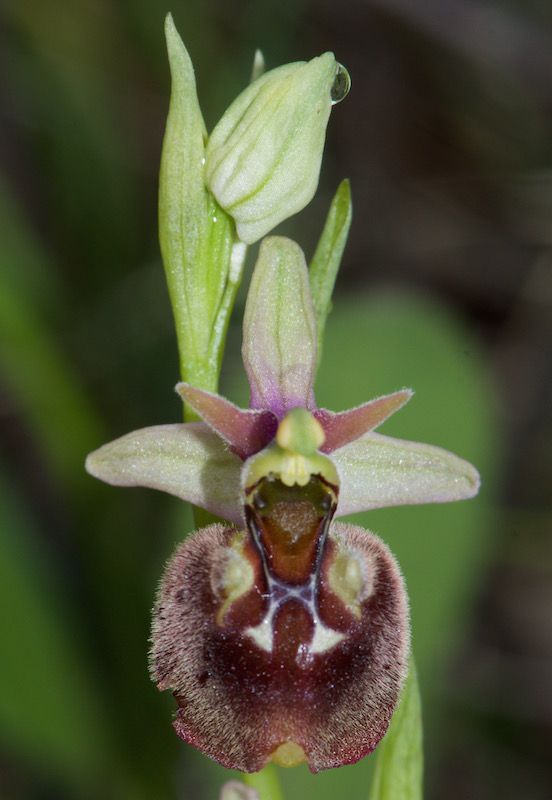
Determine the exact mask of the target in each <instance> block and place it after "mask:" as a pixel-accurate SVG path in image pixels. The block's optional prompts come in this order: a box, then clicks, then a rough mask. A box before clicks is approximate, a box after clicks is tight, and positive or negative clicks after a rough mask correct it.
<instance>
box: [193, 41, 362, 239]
mask: <svg viewBox="0 0 552 800" xmlns="http://www.w3.org/2000/svg"><path fill="white" fill-rule="evenodd" d="M349 86H350V80H349V75H348V73H347V71H346V70H345V68H344V67H342V66H341V65H340V64H338V63H337V61H336V60H335V58H334V56H333V53H324V54H323V55H321V56H319V57H318V58H313V60H312V61H309V62H304V61H299V62H297V63H294V64H286V65H285V66H282V67H278V68H277V69H274V70H271V71H270V72H267V73H265V74H264V75H262V76H261V77H260V78H258V79H257V80H256V81H254V82H253V83H252V84H251V85H250V86H249V87H248V88H247V89H245V91H243V92H242V93H241V94H240V95H239V96H238V97H237V99H236V100H235V101H234V102H233V103H232V105H231V106H230V108H228V110H227V111H226V113H225V114H224V115H223V117H222V119H221V120H220V122H219V123H218V125H217V126H216V128H215V129H214V131H213V133H212V134H211V137H210V139H209V142H208V145H207V150H206V163H205V176H206V183H207V185H208V187H209V189H210V190H211V192H212V193H213V194H214V196H215V197H216V199H217V201H218V202H219V204H220V205H221V206H222V207H223V208H224V209H225V210H226V211H227V212H228V213H229V214H230V215H231V216H233V217H234V220H235V223H236V227H237V231H238V235H239V237H240V239H242V240H243V241H244V242H247V243H248V244H252V243H253V242H255V241H257V240H258V239H260V238H261V237H263V236H264V235H265V234H266V233H268V232H269V231H270V230H272V228H274V227H275V226H276V225H277V224H278V223H279V222H282V220H284V219H286V218H287V217H290V216H291V215H292V214H296V213H297V212H298V211H300V210H301V209H302V208H304V207H305V206H306V205H307V203H308V202H309V201H310V200H311V199H312V197H313V195H314V193H315V191H316V187H317V185H318V176H319V173H320V163H321V161H322V151H323V149H324V139H325V135H326V125H327V123H328V118H329V116H330V109H331V107H332V105H333V104H334V103H337V102H339V101H340V100H342V99H343V98H344V97H345V95H346V94H347V92H348V90H349Z"/></svg>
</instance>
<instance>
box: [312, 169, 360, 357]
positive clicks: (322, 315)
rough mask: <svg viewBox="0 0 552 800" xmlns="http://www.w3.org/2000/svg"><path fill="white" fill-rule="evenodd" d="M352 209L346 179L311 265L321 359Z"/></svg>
mask: <svg viewBox="0 0 552 800" xmlns="http://www.w3.org/2000/svg"><path fill="white" fill-rule="evenodd" d="M352 213H353V209H352V204H351V185H350V183H349V181H348V180H343V181H341V183H340V184H339V186H338V188H337V192H336V193H335V195H334V198H333V200H332V203H331V206H330V210H329V212H328V216H327V217H326V222H325V223H324V229H323V230H322V234H321V236H320V239H319V241H318V245H317V247H316V251H315V253H314V256H313V257H312V261H311V263H310V266H309V278H310V286H311V292H312V301H313V304H314V313H315V315H316V330H317V334H318V362H320V356H321V353H322V341H323V338H324V328H325V326H326V319H327V317H328V314H329V313H330V311H331V307H332V293H333V289H334V284H335V279H336V277H337V273H338V270H339V266H340V264H341V258H342V256H343V251H344V249H345V245H346V244H347V237H348V235H349V228H350V227H351V219H352Z"/></svg>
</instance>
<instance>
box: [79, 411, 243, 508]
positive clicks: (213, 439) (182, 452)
mask: <svg viewBox="0 0 552 800" xmlns="http://www.w3.org/2000/svg"><path fill="white" fill-rule="evenodd" d="M241 467H242V462H241V461H240V459H239V458H238V457H237V456H236V455H234V453H231V452H230V451H229V450H228V447H227V446H226V445H225V443H224V442H223V441H222V440H221V439H220V437H219V436H217V435H216V434H215V433H213V431H212V430H211V429H210V428H209V427H208V426H207V425H205V424H204V423H203V422H189V423H186V424H173V425H153V426H152V427H150V428H142V429H141V430H138V431H133V432H132V433H127V434H126V435H125V436H121V437H120V438H119V439H115V440H114V441H113V442H109V443H108V444H104V445H103V446H102V447H100V448H98V450H95V451H94V452H93V453H90V455H89V456H88V457H87V459H86V469H87V470H88V472H89V473H90V474H91V475H94V477H95V478H99V479H100V480H102V481H105V482H106V483H110V484H111V485H112V486H144V487H147V488H149V489H160V490H161V491H163V492H168V493H169V494H173V495H176V497H179V498H180V499H181V500H188V501H189V502H190V503H194V505H197V506H201V508H205V509H207V511H210V512H211V513H212V514H216V515H217V516H219V517H222V518H223V519H228V520H230V522H235V523H237V524H240V523H241V522H242V520H243V514H242V508H241V505H240V493H241V489H240V470H241Z"/></svg>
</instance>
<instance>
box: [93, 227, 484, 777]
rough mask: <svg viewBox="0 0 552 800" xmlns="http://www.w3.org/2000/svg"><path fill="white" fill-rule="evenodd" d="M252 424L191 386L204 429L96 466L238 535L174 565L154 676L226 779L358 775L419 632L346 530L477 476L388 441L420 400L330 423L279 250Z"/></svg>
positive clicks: (99, 456) (300, 266) (252, 354)
mask: <svg viewBox="0 0 552 800" xmlns="http://www.w3.org/2000/svg"><path fill="white" fill-rule="evenodd" d="M243 359H244V365H245V368H246V371H247V374H248V378H249V384H250V390H251V400H250V408H249V409H246V410H244V409H240V408H238V407H237V406H235V405H234V404H232V403H230V402H229V401H228V400H225V399H224V398H222V397H220V396H219V395H216V394H213V393H209V392H205V391H202V390H200V389H197V388H194V387H191V386H189V385H187V384H179V385H178V387H177V389H178V391H179V392H180V394H181V395H182V396H183V397H184V399H185V400H186V401H187V402H188V403H189V404H190V405H191V406H192V407H193V408H194V409H195V410H196V412H197V413H198V414H199V415H200V416H201V417H202V418H203V420H204V422H197V423H188V424H180V425H178V424H176V425H163V426H155V427H152V428H145V429H143V430H141V431H136V432H134V433H131V434H127V435H126V436H123V437H122V438H121V439H118V440H116V441H115V442H112V443H110V444H108V445H105V446H104V447H102V448H100V450H98V451H96V452H95V453H93V454H92V455H91V456H89V459H88V461H87V467H88V469H89V471H90V472H91V473H92V474H94V475H96V476H97V477H99V478H101V479H103V480H106V481H108V482H110V483H113V484H116V485H125V486H137V485H139V486H150V487H153V488H158V489H162V490H164V491H168V492H170V493H172V494H175V495H177V496H179V497H181V498H183V499H185V500H190V501H191V502H193V503H195V504H196V505H199V506H202V507H204V508H206V509H208V510H210V511H212V512H213V513H215V514H218V515H219V516H221V517H223V518H224V519H227V520H229V522H230V523H232V524H228V525H224V524H216V525H212V526H209V527H207V528H204V529H202V530H201V531H198V532H197V533H195V534H194V535H193V536H191V537H190V538H189V539H188V540H187V541H185V542H184V543H183V544H181V545H180V546H179V547H178V548H177V551H176V553H175V555H174V556H173V558H172V559H171V561H170V562H169V564H168V566H167V569H166V572H165V576H164V578H163V581H162V584H161V587H160V590H159V595H158V599H157V603H156V607H155V612H154V625H153V636H152V641H153V647H152V654H151V663H152V674H153V676H154V678H155V680H156V681H157V683H158V685H159V687H160V688H161V689H169V688H170V689H172V690H173V693H174V695H175V697H176V700H177V702H178V705H179V709H178V713H177V718H176V721H175V728H176V730H177V732H178V734H179V735H180V736H181V737H182V738H183V739H184V740H185V741H187V742H189V743H191V744H193V745H195V746H197V747H199V748H200V749H201V750H203V751H204V752H205V753H207V754H208V755H210V756H211V757H212V758H215V759H216V760H218V761H220V762H221V763H222V764H224V765H225V766H227V767H231V768H235V769H240V770H242V771H255V770H258V769H260V768H262V766H263V765H264V764H265V763H266V761H267V760H269V759H271V758H272V759H274V760H276V761H277V762H278V763H283V764H288V765H291V764H294V763H299V762H300V761H302V760H307V762H308V764H309V767H310V768H311V769H312V770H313V771H317V770H320V769H324V768H328V767H333V766H338V765H341V764H345V763H352V762H355V761H357V760H358V759H359V758H361V757H362V756H364V755H366V754H367V753H368V752H370V751H371V750H373V749H374V747H375V746H376V745H377V743H378V742H379V740H380V739H381V737H382V736H383V735H384V733H385V731H386V729H387V726H388V723H389V719H390V717H391V714H392V711H393V708H394V706H395V704H396V701H397V698H398V695H399V692H400V689H401V686H402V683H403V680H404V677H405V672H406V664H407V657H408V648H409V623H408V611H407V602H406V594H405V591H404V586H403V582H402V578H401V575H400V572H399V570H398V567H397V565H396V563H395V560H394V558H393V556H392V555H391V553H390V552H389V550H388V549H387V547H386V546H385V545H384V544H383V543H382V542H381V541H380V540H379V539H377V538H376V537H375V536H373V535H372V534H370V533H368V532H367V531H365V530H363V529H362V528H359V527H355V526H352V525H348V524H340V523H336V522H333V519H334V517H335V516H340V515H343V514H348V513H351V512H354V511H361V510H366V509H371V508H377V507H381V506H387V505H397V504H403V503H423V502H445V501H449V500H459V499H462V498H467V497H471V496H472V495H473V494H475V493H476V492H477V488H478V476H477V472H476V471H475V470H474V468H473V467H472V466H471V465H470V464H468V463H467V462H465V461H463V460H462V459H460V458H458V457H457V456H455V455H453V454H451V453H448V452H447V451H444V450H441V449H440V448H437V447H433V446H430V445H423V444H418V443H414V442H405V441H402V440H399V439H394V438H390V437H386V436H381V435H379V434H377V433H374V428H376V427H377V426H378V425H379V424H381V423H382V422H383V421H384V420H385V419H386V418H387V417H388V416H389V415H390V414H391V413H393V412H394V411H396V410H398V409H399V408H400V407H401V406H402V405H403V404H404V403H405V402H406V401H407V400H408V399H409V398H410V396H411V392H410V391H409V390H407V389H403V390H401V391H398V392H396V393H395V394H392V395H387V396H385V397H381V398H378V399H376V400H373V401H371V402H369V403H366V404H365V405H363V406H360V407H358V408H355V409H351V410H349V411H346V412H341V413H337V414H336V413H333V412H329V411H327V410H324V409H319V408H317V406H316V403H315V399H314V392H313V384H314V373H315V365H316V326H315V321H314V314H313V309H312V303H311V297H310V291H309V281H308V272H307V269H306V265H305V261H304V257H303V254H302V252H301V250H300V248H299V247H298V246H297V245H295V244H294V243H293V242H291V241H289V240H287V239H282V238H277V237H273V238H269V239H266V240H265V241H264V242H263V244H262V246H261V251H260V255H259V260H258V262H257V265H256V268H255V272H254V276H253V279H252V283H251V287H250V291H249V296H248V301H247V306H246V312H245V317H244V340H243Z"/></svg>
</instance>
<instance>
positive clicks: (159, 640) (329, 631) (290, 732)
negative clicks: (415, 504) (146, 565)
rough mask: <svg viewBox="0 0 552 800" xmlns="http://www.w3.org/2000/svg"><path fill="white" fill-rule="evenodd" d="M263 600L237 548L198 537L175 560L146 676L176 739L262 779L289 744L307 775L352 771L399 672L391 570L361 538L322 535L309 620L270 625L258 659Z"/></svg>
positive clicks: (251, 565) (260, 577)
mask: <svg viewBox="0 0 552 800" xmlns="http://www.w3.org/2000/svg"><path fill="white" fill-rule="evenodd" d="M229 551H230V552H231V553H232V557H231V558H229ZM236 556H237V557H238V558H239V559H242V565H243V574H244V575H245V576H246V577H247V583H246V590H245V591H244V592H242V593H241V594H240V593H239V594H238V595H237V596H236V599H235V600H233V602H232V603H231V605H230V608H229V609H228V610H225V612H224V614H223V616H222V618H221V615H220V614H219V611H220V609H221V607H222V606H223V605H224V603H225V602H227V600H228V596H227V595H226V596H225V581H224V579H221V575H224V569H226V568H227V567H225V565H226V564H233V563H234V561H235V557H236ZM232 569H233V567H232ZM235 575H236V573H235V571H234V572H232V580H233V579H234V578H235ZM232 580H229V581H228V585H231V586H233V584H232ZM295 588H296V587H295ZM232 591H234V589H233V588H232ZM267 595H268V585H267V579H266V577H265V572H264V570H263V568H262V561H261V558H260V555H259V552H258V550H257V547H256V545H255V543H254V542H253V540H252V539H251V537H250V535H249V534H243V533H239V532H237V531H236V530H235V529H233V528H226V527H224V526H222V525H211V526H209V527H208V528H204V529H202V530H201V531H198V532H197V533H195V534H194V535H192V536H191V537H190V538H189V539H188V540H187V541H185V542H184V543H182V544H181V545H180V546H179V547H178V548H177V550H176V553H175V554H174V556H173V557H172V559H171V560H170V562H169V564H168V566H167V569H166V572H165V575H164V578H163V580H162V583H161V586H160V589H159V595H158V598H157V603H156V606H155V611H154V622H153V634H152V642H153V646H152V652H151V669H152V674H153V677H154V679H155V681H156V682H157V684H158V686H159V688H160V689H169V688H170V689H172V690H173V693H174V695H175V698H176V700H177V702H178V705H179V709H178V712H177V717H176V720H175V723H174V725H175V729H176V731H177V733H178V735H179V736H180V737H181V738H182V739H184V740H185V741H186V742H188V743H190V744H192V745H194V746H195V747H198V748H199V749H200V750H202V751H203V752H205V753H206V754H207V755H208V756H210V757H211V758H214V759H215V760H216V761H219V762H220V763H221V764H223V766H225V767H228V768H230V769H238V770H240V771H242V772H254V771H257V770H259V769H261V768H262V767H263V766H264V765H265V764H266V762H267V761H268V760H270V758H271V757H272V756H273V755H274V753H275V751H277V750H278V752H279V754H281V753H282V752H283V750H285V749H286V748H283V749H282V745H285V744H286V743H290V742H292V743H294V745H298V747H295V748H294V751H295V752H300V750H299V748H302V749H303V751H304V753H305V757H306V760H307V762H308V765H309V767H310V769H311V770H312V771H313V772H318V771H319V770H321V769H327V768H329V767H337V766H340V765H342V764H351V763H354V762H356V761H358V760H359V759H360V758H362V757H363V756H365V755H366V754H368V753H370V752H371V751H372V750H373V749H374V748H375V747H376V745H377V744H378V742H379V741H380V739H381V738H382V736H383V735H384V734H385V732H386V730H387V727H388V724H389V720H390V718H391V714H392V712H393V709H394V707H395V704H396V702H397V698H398V696H399V692H400V689H401V686H402V683H403V680H404V677H405V674H406V669H407V657H408V642H409V624H408V609H407V603H406V596H405V591H404V586H403V582H402V578H401V575H400V573H399V570H398V567H397V565H396V562H395V560H394V558H393V556H392V555H391V553H390V552H389V550H388V549H387V547H386V546H385V545H384V544H383V543H382V542H381V541H380V540H379V539H377V538H376V537H375V536H373V535H372V534H370V533H368V532H367V531H365V530H363V529H362V528H358V527H355V526H352V525H344V524H339V523H334V524H333V525H332V526H331V529H330V535H329V537H328V539H327V541H326V543H325V546H324V552H323V557H322V566H321V571H320V584H319V588H318V592H317V617H318V619H317V620H314V619H313V615H312V613H311V611H310V610H309V606H308V604H305V603H304V602H303V601H302V600H301V598H300V597H298V596H295V597H294V598H292V597H289V598H288V599H287V600H286V601H285V602H284V603H283V604H281V605H279V606H278V609H277V611H276V613H275V614H274V616H273V619H272V631H271V635H270V637H269V639H270V641H271V642H272V645H269V646H268V647H267V646H266V643H265V644H263V639H262V637H257V638H255V637H254V636H253V635H252V634H251V628H255V627H256V626H257V627H258V626H260V623H261V622H262V621H263V618H264V617H265V613H266V609H267V604H268V602H269V599H268V597H267ZM315 642H316V644H315ZM288 749H291V748H288Z"/></svg>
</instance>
